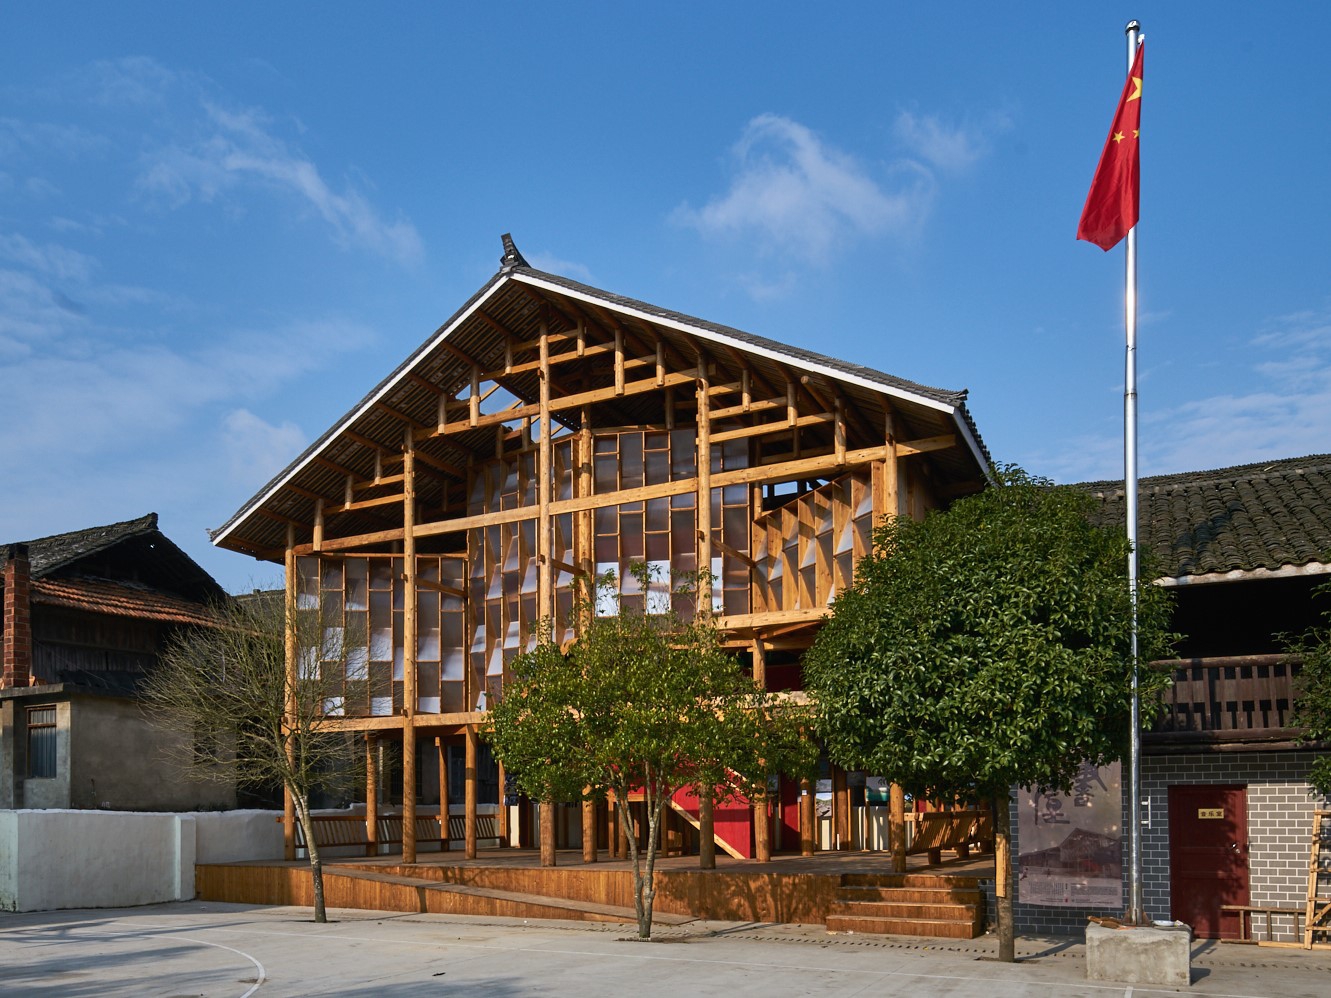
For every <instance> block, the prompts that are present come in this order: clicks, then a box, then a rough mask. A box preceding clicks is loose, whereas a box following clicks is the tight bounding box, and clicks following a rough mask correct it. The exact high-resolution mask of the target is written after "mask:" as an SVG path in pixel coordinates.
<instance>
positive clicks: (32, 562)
mask: <svg viewBox="0 0 1331 998" xmlns="http://www.w3.org/2000/svg"><path fill="white" fill-rule="evenodd" d="M13 543H21V544H24V545H25V546H26V547H27V549H28V565H29V571H30V573H31V576H32V578H33V580H34V582H35V581H36V580H40V579H44V578H47V577H49V576H54V575H56V574H58V573H59V574H73V575H78V574H81V573H80V572H79V568H80V563H81V562H84V561H88V560H90V559H97V558H98V557H99V556H101V555H104V554H107V555H117V554H119V555H123V556H124V558H125V559H126V560H127V561H137V562H138V563H139V564H140V565H142V567H143V568H144V569H145V574H146V575H147V576H148V577H149V578H148V579H147V580H144V581H147V582H148V583H149V584H150V585H151V586H152V588H155V589H160V590H165V591H168V592H173V593H177V594H179V595H181V596H185V597H187V598H190V599H192V600H196V601H198V602H206V601H208V600H212V599H220V598H222V597H223V596H225V591H224V590H223V589H222V587H221V586H219V585H218V584H217V582H216V580H214V579H213V577H212V576H211V575H209V574H208V572H207V571H205V570H204V569H203V568H202V567H201V566H200V565H199V564H198V563H197V562H196V561H195V560H194V559H193V558H191V557H190V556H189V555H187V554H186V553H185V552H184V551H182V550H181V549H180V548H179V547H177V546H176V545H175V544H174V543H173V542H172V541H171V539H170V538H168V537H167V536H166V535H165V534H164V533H162V532H161V530H160V529H158V526H157V514H156V513H148V514H146V515H144V516H140V517H138V518H137V519H134V520H122V521H120V522H118V523H108V524H105V525H102V526H97V527H85V528H83V529H82V530H71V531H68V532H66V533H63V534H51V535H50V536H48V537H38V538H35V539H33V540H30V541H17V542H14V541H11V542H9V543H5V544H0V569H3V567H4V564H5V562H6V561H7V560H8V548H9V546H10V544H13ZM117 549H121V550H119V551H117ZM117 581H125V580H117Z"/></svg>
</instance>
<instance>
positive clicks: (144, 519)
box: [0, 513, 157, 579]
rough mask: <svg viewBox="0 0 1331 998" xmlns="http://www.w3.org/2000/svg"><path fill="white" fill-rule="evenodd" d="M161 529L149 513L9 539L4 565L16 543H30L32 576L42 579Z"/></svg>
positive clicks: (0, 559) (0, 561)
mask: <svg viewBox="0 0 1331 998" xmlns="http://www.w3.org/2000/svg"><path fill="white" fill-rule="evenodd" d="M156 530H157V514H156V513H148V514H147V515H145V516H140V517H139V518H138V519H136V520H122V521H121V522H119V523H108V524H106V525H105V526H100V527H86V528H84V529H83V530H71V531H69V532H68V533H64V534H52V535H51V536H49V537H38V538H36V539H35V540H30V541H13V540H11V541H6V542H2V543H0V568H2V567H3V566H4V564H5V560H6V551H5V549H6V548H7V547H8V546H9V545H10V544H14V543H20V544H27V546H28V562H29V565H30V566H31V570H32V577H33V578H34V579H39V578H41V577H42V576H44V575H49V574H50V573H51V572H54V571H56V570H57V569H60V568H63V567H64V566H65V565H68V564H70V563H71V562H74V561H78V560H79V559H80V558H86V557H87V556H88V555H90V554H96V553H97V552H98V551H105V550H106V549H107V548H109V547H114V546H115V545H116V544H119V543H120V542H121V541H124V540H128V539H129V538H131V537H142V536H144V535H146V534H151V533H154V532H156Z"/></svg>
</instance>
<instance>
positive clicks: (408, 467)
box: [402, 427, 417, 863]
mask: <svg viewBox="0 0 1331 998" xmlns="http://www.w3.org/2000/svg"><path fill="white" fill-rule="evenodd" d="M402 570H403V587H404V588H403V594H402V596H403V600H402V643H403V645H404V647H403V649H402V862H404V863H414V862H416V651H417V648H416V641H417V620H416V606H417V599H416V443H415V441H414V440H413V439H412V436H411V427H407V435H406V443H405V446H404V448H403V451H402Z"/></svg>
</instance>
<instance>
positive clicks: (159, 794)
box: [0, 513, 235, 810]
mask: <svg viewBox="0 0 1331 998" xmlns="http://www.w3.org/2000/svg"><path fill="white" fill-rule="evenodd" d="M0 591H2V592H3V605H4V615H3V624H2V625H0V627H2V636H3V659H2V662H3V671H2V673H0V725H3V727H2V729H0V737H3V747H2V751H0V758H2V759H3V762H4V766H3V771H0V807H105V806H110V807H114V808H117V809H140V810H142V809H171V808H181V807H191V806H197V805H201V804H208V805H211V806H216V805H218V804H226V803H234V799H235V797H234V793H232V792H231V791H229V790H227V791H219V790H218V789H217V788H203V787H201V786H199V785H196V784H190V783H186V782H185V781H184V780H183V779H181V778H179V777H178V776H177V775H176V774H174V773H172V772H169V771H167V769H166V768H165V767H164V766H163V765H162V763H161V759H160V758H159V757H160V754H161V753H160V748H161V739H162V738H165V737H168V736H166V735H165V734H164V733H162V732H161V731H159V730H158V729H156V728H155V727H154V726H152V725H151V724H149V722H148V719H147V718H146V717H145V716H144V715H143V713H142V710H141V709H140V707H139V705H138V703H137V701H136V700H135V699H134V695H135V692H136V690H137V687H138V684H139V682H140V681H141V680H142V679H143V677H144V676H145V675H146V674H147V673H148V672H149V671H150V670H151V669H152V668H153V666H154V664H155V663H156V660H157V656H158V654H159V653H160V652H161V650H162V649H163V647H164V646H165V643H166V642H167V641H169V640H170V638H171V636H172V634H173V633H174V632H175V631H176V630H177V629H178V628H180V627H182V626H191V625H198V624H203V623H205V622H206V621H207V619H208V618H207V609H208V605H209V604H210V603H214V602H217V601H219V600H223V599H225V598H226V593H225V592H224V591H223V589H222V588H221V587H220V586H219V585H218V584H217V583H216V582H215V581H214V580H213V578H212V577H211V576H210V575H209V574H208V573H207V572H206V571H204V570H203V569H202V568H200V567H199V565H198V564H196V563H195V562H194V560H193V559H191V558H190V557H189V556H188V555H187V554H185V552H183V551H182V550H181V549H180V548H178V547H177V546H176V545H175V544H173V543H172V542H171V540H170V539H169V538H167V537H166V535H165V534H163V533H162V532H161V530H159V529H158V525H157V514H156V513H149V514H148V515H146V516H143V517H139V518H138V519H136V520H127V521H124V522H121V523H112V524H107V525H105V526H99V527H91V528H88V529H85V530H76V531H71V532H69V533H64V534H56V535H53V536H50V537H41V538H37V539H35V540H30V541H26V542H18V543H11V544H7V545H0Z"/></svg>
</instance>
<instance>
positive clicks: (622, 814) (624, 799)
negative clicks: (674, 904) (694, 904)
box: [615, 791, 651, 938]
mask: <svg viewBox="0 0 1331 998" xmlns="http://www.w3.org/2000/svg"><path fill="white" fill-rule="evenodd" d="M615 807H616V809H617V810H618V811H619V827H620V828H621V829H622V830H623V833H624V841H625V842H627V844H628V851H629V856H630V858H632V860H633V913H634V914H635V915H637V917H638V935H639V936H643V938H646V936H645V935H644V934H643V931H642V926H643V921H642V913H643V907H642V903H643V897H642V893H643V881H642V863H641V862H640V861H639V856H638V836H636V835H634V834H633V812H632V811H630V810H629V807H630V804H629V800H628V792H627V791H622V792H621V791H616V793H615ZM623 858H624V857H623V856H621V857H620V859H623ZM647 926H648V932H650V931H651V921H650V919H649V920H648V922H647Z"/></svg>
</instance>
